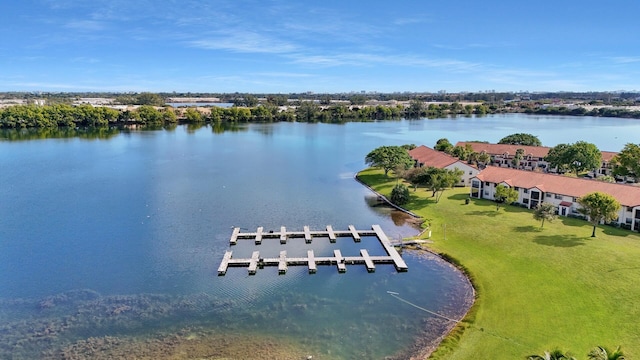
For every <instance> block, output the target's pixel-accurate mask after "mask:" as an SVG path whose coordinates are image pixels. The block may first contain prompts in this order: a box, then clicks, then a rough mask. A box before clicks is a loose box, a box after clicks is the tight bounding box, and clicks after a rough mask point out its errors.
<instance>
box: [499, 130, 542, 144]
mask: <svg viewBox="0 0 640 360" xmlns="http://www.w3.org/2000/svg"><path fill="white" fill-rule="evenodd" d="M498 144H511V145H526V146H542V142H540V139H538V137H537V136H535V135H531V134H525V133H517V134H511V135H507V136H505V137H503V138H502V139H500V141H498Z"/></svg>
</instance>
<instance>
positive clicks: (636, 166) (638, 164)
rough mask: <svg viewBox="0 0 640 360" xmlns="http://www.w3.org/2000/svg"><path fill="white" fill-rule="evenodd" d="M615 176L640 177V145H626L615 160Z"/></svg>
mask: <svg viewBox="0 0 640 360" xmlns="http://www.w3.org/2000/svg"><path fill="white" fill-rule="evenodd" d="M612 162H613V164H614V165H613V174H614V175H621V176H633V177H634V178H636V179H637V178H638V177H639V176H640V144H631V143H629V144H626V145H625V146H624V148H623V149H622V150H621V151H620V152H619V153H618V154H617V155H616V156H615V157H614V158H613V161H612Z"/></svg>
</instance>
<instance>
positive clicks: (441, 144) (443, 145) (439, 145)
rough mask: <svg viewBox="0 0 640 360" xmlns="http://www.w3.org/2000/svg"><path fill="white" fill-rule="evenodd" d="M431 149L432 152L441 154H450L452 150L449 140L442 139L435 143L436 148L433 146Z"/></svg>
mask: <svg viewBox="0 0 640 360" xmlns="http://www.w3.org/2000/svg"><path fill="white" fill-rule="evenodd" d="M433 148H434V150H437V151H443V152H446V153H449V152H451V149H453V144H451V143H450V142H449V139H447V138H442V139H438V141H436V146H434V147H433Z"/></svg>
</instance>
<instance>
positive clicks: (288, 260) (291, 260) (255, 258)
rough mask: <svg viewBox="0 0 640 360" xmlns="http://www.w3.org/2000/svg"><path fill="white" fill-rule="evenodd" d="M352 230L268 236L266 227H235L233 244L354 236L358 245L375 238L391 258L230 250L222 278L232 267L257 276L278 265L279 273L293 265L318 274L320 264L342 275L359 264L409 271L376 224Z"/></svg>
mask: <svg viewBox="0 0 640 360" xmlns="http://www.w3.org/2000/svg"><path fill="white" fill-rule="evenodd" d="M348 228H349V230H346V231H334V230H333V227H332V226H331V225H327V227H326V231H325V230H320V231H314V230H310V229H309V227H308V226H305V227H304V228H303V229H304V230H303V231H289V232H287V231H286V228H285V227H284V226H282V227H281V228H280V232H271V231H270V232H267V233H265V232H264V229H263V227H259V228H258V229H257V231H256V232H255V233H241V232H240V228H234V229H233V233H232V234H231V240H230V244H231V245H234V244H236V243H237V241H238V240H240V239H254V241H255V244H256V245H259V244H261V243H262V239H263V238H279V239H280V243H281V244H286V242H287V239H289V238H304V239H305V242H306V243H311V242H312V240H313V237H314V236H315V237H324V238H329V241H330V242H335V239H336V238H337V237H352V238H353V240H354V241H355V242H360V241H361V237H362V236H373V235H375V236H376V237H377V239H378V241H380V244H381V245H382V247H383V248H384V250H385V252H386V253H387V255H386V256H371V255H369V252H368V251H367V250H365V249H361V250H360V256H343V255H342V252H341V251H340V250H333V256H324V257H316V256H315V254H314V252H313V250H307V257H287V252H286V250H283V251H280V255H279V257H277V258H263V257H260V252H259V251H254V252H253V253H252V255H251V258H248V259H247V258H239V259H235V258H233V252H232V251H226V252H225V254H224V256H223V258H222V261H221V262H220V266H219V267H218V275H220V276H223V275H225V274H226V273H227V269H228V268H229V267H247V268H248V272H249V275H255V273H256V271H257V269H258V268H262V267H264V266H278V273H279V274H285V273H286V272H287V269H288V267H289V266H290V265H306V266H307V267H308V268H309V273H310V274H314V273H316V271H317V265H335V266H336V267H337V269H338V272H340V273H344V272H346V271H347V266H346V265H356V264H364V265H365V266H366V268H367V271H369V272H374V271H375V265H376V264H393V265H394V266H395V268H396V270H397V271H398V272H403V271H407V270H408V267H407V264H406V263H405V262H404V260H403V259H402V257H401V256H400V254H399V253H398V252H397V251H396V249H395V248H394V247H393V246H392V245H391V242H390V241H389V238H387V236H386V234H385V233H384V231H382V228H381V227H380V226H379V225H373V226H372V227H371V228H372V230H356V229H355V227H354V226H353V225H349V227H348Z"/></svg>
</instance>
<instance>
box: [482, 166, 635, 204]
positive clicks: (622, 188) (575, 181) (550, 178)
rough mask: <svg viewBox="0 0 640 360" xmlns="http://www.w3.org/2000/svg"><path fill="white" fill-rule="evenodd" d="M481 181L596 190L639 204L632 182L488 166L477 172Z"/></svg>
mask: <svg viewBox="0 0 640 360" xmlns="http://www.w3.org/2000/svg"><path fill="white" fill-rule="evenodd" d="M476 177H477V178H478V179H479V180H480V181H485V182H491V183H495V184H500V183H502V182H504V183H507V184H509V185H510V186H517V187H521V188H525V189H532V188H538V189H540V190H542V191H544V192H551V193H554V194H561V195H567V196H572V197H576V198H577V197H581V196H584V195H587V194H589V193H592V192H595V191H598V192H602V193H606V194H609V195H611V196H613V197H614V198H616V200H618V202H619V203H620V204H621V205H623V206H638V205H640V187H637V186H633V185H621V184H613V183H607V182H602V181H596V180H587V179H579V178H572V177H567V176H562V175H552V174H545V173H539V172H533V171H524V170H514V169H507V168H501V167H497V166H489V167H487V168H486V169H484V170H482V171H481V172H480V173H479V174H478V175H477V176H476Z"/></svg>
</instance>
